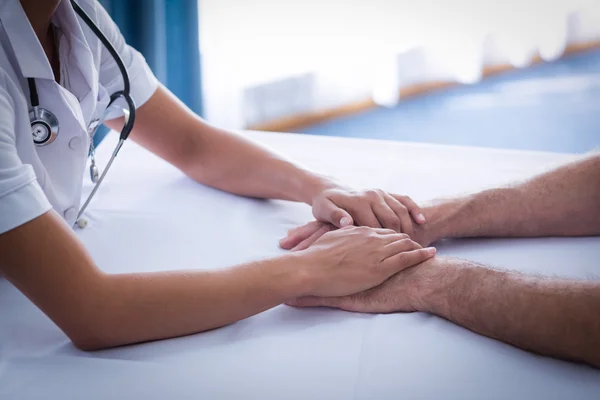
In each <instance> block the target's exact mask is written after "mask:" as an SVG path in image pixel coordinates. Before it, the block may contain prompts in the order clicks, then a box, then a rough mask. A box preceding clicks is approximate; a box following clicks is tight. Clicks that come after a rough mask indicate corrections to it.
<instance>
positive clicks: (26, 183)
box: [0, 70, 52, 234]
mask: <svg viewBox="0 0 600 400" xmlns="http://www.w3.org/2000/svg"><path fill="white" fill-rule="evenodd" d="M6 82H7V78H6V76H5V75H4V71H2V70H0V234H2V233H4V232H7V231H10V230H12V229H14V228H16V227H18V226H20V225H22V224H24V223H26V222H28V221H31V220H32V219H34V218H36V217H39V216H40V215H42V214H44V213H45V212H47V211H48V210H50V209H51V208H52V206H51V205H50V202H49V201H48V199H47V198H46V195H45V194H44V192H43V190H42V188H41V187H40V185H39V184H38V182H37V179H36V176H35V173H34V171H33V167H32V166H31V165H28V164H23V163H22V162H21V159H20V158H19V155H18V154H17V147H16V135H15V112H14V104H13V101H12V98H11V97H10V95H9V93H8V91H7V86H6Z"/></svg>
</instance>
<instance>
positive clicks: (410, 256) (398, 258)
mask: <svg viewBox="0 0 600 400" xmlns="http://www.w3.org/2000/svg"><path fill="white" fill-rule="evenodd" d="M435 252H436V250H435V247H427V248H425V249H417V250H411V251H405V252H402V253H397V254H395V255H393V256H391V257H388V258H386V259H385V260H383V262H382V266H384V267H385V268H389V269H390V270H391V271H393V272H392V273H396V272H399V271H402V270H404V269H406V268H410V267H412V266H414V265H417V264H419V263H422V262H423V261H425V260H428V259H430V258H431V257H433V256H434V255H435Z"/></svg>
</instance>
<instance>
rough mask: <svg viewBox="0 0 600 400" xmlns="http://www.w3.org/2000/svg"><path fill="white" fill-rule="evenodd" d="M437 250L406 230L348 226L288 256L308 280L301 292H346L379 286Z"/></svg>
mask: <svg viewBox="0 0 600 400" xmlns="http://www.w3.org/2000/svg"><path fill="white" fill-rule="evenodd" d="M434 254H435V249H434V248H427V249H423V248H422V247H421V246H420V245H419V244H418V243H415V242H413V241H412V240H410V238H409V237H408V236H407V235H406V234H401V233H396V232H395V231H392V230H389V229H373V228H367V227H346V228H342V229H338V230H336V231H332V232H328V233H326V234H324V235H323V236H322V237H320V238H319V239H318V240H317V241H316V242H315V243H314V244H313V245H312V246H310V248H308V249H305V250H302V251H298V252H294V253H290V255H289V256H290V257H294V259H295V260H296V262H295V265H296V268H297V270H298V271H299V272H301V273H302V275H303V276H304V277H305V278H304V279H305V281H306V282H307V284H306V288H307V289H306V290H304V291H303V294H302V296H306V295H308V296H346V295H350V294H353V293H357V292H361V291H363V290H367V289H369V288H372V287H374V286H377V285H379V284H381V283H382V282H383V281H385V280H386V279H388V278H389V277H391V276H392V275H394V274H396V273H398V272H400V271H403V270H405V269H406V268H409V267H412V266H413V265H416V264H419V263H421V262H423V261H425V260H426V259H428V258H431V257H433V256H434Z"/></svg>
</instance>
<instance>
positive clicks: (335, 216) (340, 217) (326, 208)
mask: <svg viewBox="0 0 600 400" xmlns="http://www.w3.org/2000/svg"><path fill="white" fill-rule="evenodd" d="M323 212H324V218H325V219H326V220H327V221H328V222H330V223H331V224H333V225H334V226H336V227H338V228H343V227H345V226H350V225H353V224H354V220H353V219H352V216H350V214H348V212H347V211H346V210H344V209H342V208H340V207H338V206H337V205H336V204H335V203H334V202H333V201H331V200H330V199H325V201H324V203H323Z"/></svg>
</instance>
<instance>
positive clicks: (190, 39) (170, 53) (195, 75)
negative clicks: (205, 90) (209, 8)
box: [95, 0, 202, 144]
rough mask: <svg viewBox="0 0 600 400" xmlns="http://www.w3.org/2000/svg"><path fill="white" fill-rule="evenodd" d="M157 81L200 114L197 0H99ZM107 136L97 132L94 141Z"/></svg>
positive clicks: (104, 133) (200, 91)
mask: <svg viewBox="0 0 600 400" xmlns="http://www.w3.org/2000/svg"><path fill="white" fill-rule="evenodd" d="M100 3H101V4H102V5H103V6H104V8H105V9H106V10H107V11H108V13H109V14H110V15H111V17H112V18H113V20H114V21H115V23H116V24H117V25H118V27H119V29H120V30H121V33H123V36H124V37H125V40H126V41H127V43H128V44H129V45H131V46H132V47H134V48H135V49H136V50H138V51H139V52H140V53H142V54H143V55H144V57H145V58H146V61H147V62H148V65H149V66H150V68H151V69H152V72H154V74H155V75H156V77H157V78H158V80H159V81H161V82H162V83H163V84H164V85H165V86H167V87H168V88H169V90H171V91H172V92H173V93H174V94H175V95H176V96H177V97H179V99H181V100H182V101H183V102H184V103H185V104H186V105H187V106H188V107H190V108H191V109H192V110H193V111H195V112H196V113H198V114H202V95H201V93H202V90H201V76H200V46H199V35H198V0H100ZM105 135H106V129H103V132H100V131H98V133H97V134H96V137H95V141H96V144H97V143H99V142H100V141H101V140H102V138H103V137H104V136H105Z"/></svg>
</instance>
